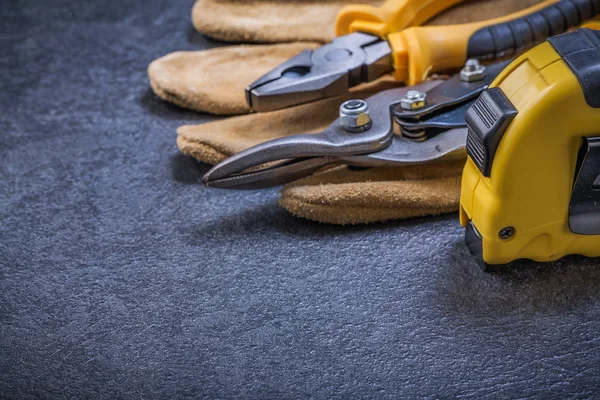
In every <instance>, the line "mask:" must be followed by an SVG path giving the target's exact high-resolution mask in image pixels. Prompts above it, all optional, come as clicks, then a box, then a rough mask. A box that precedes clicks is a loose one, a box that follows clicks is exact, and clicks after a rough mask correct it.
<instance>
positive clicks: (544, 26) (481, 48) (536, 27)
mask: <svg viewBox="0 0 600 400" xmlns="http://www.w3.org/2000/svg"><path fill="white" fill-rule="evenodd" d="M597 12H600V0H561V1H559V2H557V3H555V4H552V5H550V6H548V7H545V8H543V9H541V10H539V11H536V12H535V13H533V14H529V15H526V16H524V17H521V18H518V19H515V20H513V21H509V22H504V23H501V24H496V25H491V26H487V27H485V28H482V29H480V30H478V31H477V32H475V34H473V36H472V37H471V39H470V40H469V44H468V47H467V57H468V58H477V59H480V60H490V59H496V58H501V57H504V56H509V55H512V54H514V53H517V52H519V51H521V50H524V49H526V48H529V47H533V46H534V45H536V44H539V43H542V42H543V41H544V40H546V39H548V38H549V37H551V36H554V35H558V34H560V33H563V32H566V31H567V30H569V29H570V28H573V27H576V26H578V25H580V24H582V23H583V22H585V21H587V20H589V19H591V18H592V17H594V16H595V15H596V14H597Z"/></svg>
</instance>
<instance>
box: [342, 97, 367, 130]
mask: <svg viewBox="0 0 600 400" xmlns="http://www.w3.org/2000/svg"><path fill="white" fill-rule="evenodd" d="M340 125H341V126H342V128H344V130H345V131H348V132H353V133H357V132H364V131H368V130H369V129H371V127H372V126H373V121H372V120H371V115H370V114H369V105H368V104H367V102H365V101H363V100H348V101H347V102H345V103H343V104H342V105H341V106H340Z"/></svg>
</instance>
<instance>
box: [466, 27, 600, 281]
mask: <svg viewBox="0 0 600 400" xmlns="http://www.w3.org/2000/svg"><path fill="white" fill-rule="evenodd" d="M466 120H467V123H468V138H467V153H468V155H469V157H468V160H467V165H466V167H465V170H464V173H463V180H462V195H461V212H460V221H461V224H462V225H463V226H465V227H466V243H467V246H468V248H469V249H470V250H471V252H472V253H473V254H474V255H475V256H476V257H477V259H478V260H479V262H480V263H481V265H482V266H483V267H484V268H486V269H487V268H489V267H490V266H492V265H499V264H500V265H501V264H506V263H510V262H512V261H515V260H518V259H531V260H535V261H542V262H543V261H554V260H557V259H559V258H561V257H563V256H565V255H568V254H579V255H584V256H588V257H600V32H596V31H593V30H589V29H580V30H578V31H576V32H573V33H568V34H564V35H560V36H556V37H553V38H551V39H549V40H548V41H547V42H545V43H543V44H541V45H540V46H538V47H536V48H535V49H533V50H530V51H529V52H527V53H526V54H524V55H523V56H521V57H519V58H517V59H516V60H515V61H514V62H513V63H512V64H511V65H510V66H509V67H508V68H506V69H505V70H504V71H503V72H502V73H501V74H500V75H499V76H498V78H497V80H496V81H495V82H494V83H493V85H492V86H491V87H490V88H489V89H488V90H486V91H485V92H484V93H483V94H482V95H481V97H480V98H479V99H478V100H477V101H476V102H475V103H474V104H473V106H472V107H471V108H470V109H469V110H468V111H467V114H466Z"/></svg>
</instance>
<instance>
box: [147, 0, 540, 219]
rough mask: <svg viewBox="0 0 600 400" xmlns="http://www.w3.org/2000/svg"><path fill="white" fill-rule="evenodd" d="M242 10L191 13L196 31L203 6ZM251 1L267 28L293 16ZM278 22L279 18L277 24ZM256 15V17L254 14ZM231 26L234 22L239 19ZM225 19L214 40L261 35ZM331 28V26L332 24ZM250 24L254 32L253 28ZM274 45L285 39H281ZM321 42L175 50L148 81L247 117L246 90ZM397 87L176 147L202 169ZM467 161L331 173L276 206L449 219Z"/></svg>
mask: <svg viewBox="0 0 600 400" xmlns="http://www.w3.org/2000/svg"><path fill="white" fill-rule="evenodd" d="M538 2H539V0H483V1H470V2H468V3H464V4H462V5H460V6H458V7H455V8H453V9H451V10H449V11H447V12H445V13H444V14H442V15H440V16H439V17H437V18H436V19H435V20H434V21H432V22H431V23H433V24H453V23H464V22H471V21H477V20H485V19H490V18H493V17H497V16H501V15H505V14H508V13H512V12H515V11H518V10H520V9H523V8H526V7H529V6H531V5H533V4H535V3H538ZM240 3H243V1H241V0H240V1H233V0H230V1H225V2H221V1H218V2H217V1H216V0H215V1H211V0H199V1H198V3H197V4H196V6H195V7H194V17H195V25H196V26H199V27H204V25H202V23H201V20H202V12H201V11H202V7H201V5H203V4H204V5H208V6H209V8H210V7H213V6H215V5H216V4H218V7H219V8H218V9H219V10H220V11H219V12H220V13H223V14H224V15H226V13H227V9H226V8H225V9H224V8H222V7H226V6H227V4H229V7H230V9H229V12H230V13H231V14H232V15H238V14H237V10H234V9H236V7H237V6H239V4H240ZM253 3H254V2H253ZM256 3H261V4H267V3H268V4H269V8H270V13H269V15H271V18H267V17H266V16H264V17H262V18H263V19H265V20H266V19H269V22H265V23H267V24H270V23H271V22H270V21H272V20H277V19H279V20H280V21H281V20H285V19H286V18H288V17H289V18H291V16H290V15H288V14H285V13H283V11H284V10H287V7H288V6H289V4H290V2H289V1H283V0H282V1H257V2H256ZM320 3H326V4H329V3H331V4H334V3H335V4H338V9H339V6H341V5H342V3H346V2H335V1H331V2H320ZM331 4H329V5H331ZM294 5H295V7H296V9H298V10H299V11H298V15H299V16H301V17H304V16H306V15H310V8H311V7H314V3H313V2H312V1H306V2H294ZM336 12H337V11H336ZM274 15H278V16H281V15H283V16H284V17H283V18H277V17H273V16H274ZM334 15H335V13H333V16H334ZM254 17H255V18H256V19H260V18H261V17H260V14H257V15H254ZM299 19H301V18H300V17H299ZM232 20H233V21H236V18H232ZM221 21H222V22H221V25H220V29H211V30H210V34H212V35H214V36H218V34H217V33H215V32H217V31H227V30H228V29H229V31H230V32H234V33H232V34H231V36H229V37H230V38H239V37H240V36H243V37H250V38H253V39H254V40H259V41H260V40H263V39H261V38H259V37H258V36H259V35H260V34H261V33H260V32H259V31H260V28H259V27H260V24H259V23H258V22H255V23H252V24H246V25H243V24H238V23H235V24H233V25H232V26H230V27H229V28H228V23H227V21H228V18H223V19H222V20H221ZM211 23H212V22H211ZM330 23H331V26H333V21H330ZM252 26H254V27H256V29H255V30H252V28H251V27H252ZM317 26H323V27H326V26H327V25H321V24H317ZM250 32H254V34H255V35H257V36H254V35H253V34H252V33H250ZM290 32H294V30H293V29H292V30H290ZM219 37H223V36H219ZM274 37H276V36H274ZM298 37H299V38H300V39H304V38H305V36H298ZM325 37H326V36H323V38H325ZM278 39H279V40H288V38H287V37H286V38H284V37H278ZM317 45H318V44H317V43H310V44H307V43H291V44H277V45H267V46H265V45H260V46H232V47H225V48H218V49H214V50H207V51H198V52H179V53H173V54H170V55H167V56H165V57H163V58H161V59H158V60H156V61H154V62H153V63H152V64H151V65H150V67H149V75H150V80H151V84H152V87H153V88H154V90H155V92H156V93H157V94H158V95H159V96H161V97H163V98H164V99H165V100H167V101H172V102H174V103H175V104H178V105H180V106H184V107H188V108H192V109H195V110H199V111H208V112H212V113H218V114H241V113H247V112H249V111H250V110H249V109H248V108H247V106H246V104H245V94H244V89H245V87H247V86H248V85H249V84H250V83H252V82H253V81H254V80H255V79H257V78H258V77H260V76H261V75H263V74H264V73H266V72H268V71H269V70H271V69H272V68H274V67H275V66H277V65H279V64H280V63H281V62H283V61H285V60H287V59H288V58H290V57H291V56H293V55H295V54H297V53H298V52H300V51H301V50H303V49H304V48H309V47H310V48H314V47H316V46H317ZM394 85H397V83H395V82H393V81H392V80H391V79H389V78H384V79H382V80H379V81H377V82H374V83H371V84H369V85H362V86H360V87H358V88H355V89H354V90H353V91H352V92H351V93H349V94H348V95H346V96H341V97H337V98H332V99H326V100H322V101H319V102H315V103H311V104H305V105H301V106H297V107H293V108H290V109H284V110H279V111H274V112H270V113H261V114H250V115H242V116H237V117H233V118H229V119H224V120H218V121H215V122H211V123H207V124H203V125H195V126H183V127H181V128H180V129H178V131H177V133H178V137H177V144H178V146H179V148H180V149H181V151H182V152H183V153H185V154H188V155H191V156H192V157H194V158H196V159H198V160H200V161H202V162H206V163H209V164H215V163H217V162H219V161H222V160H223V159H225V158H227V157H229V156H231V155H233V154H235V153H237V152H239V151H242V150H244V149H246V148H248V147H251V146H253V145H256V144H258V143H261V142H264V141H267V140H271V139H275V138H279V137H283V136H287V135H293V134H298V133H311V132H318V131H321V130H323V129H325V128H326V127H327V126H329V125H330V124H331V122H332V121H334V120H335V119H336V118H337V116H338V108H339V105H340V104H341V102H343V101H344V100H345V99H349V98H366V97H369V96H370V95H372V94H373V93H375V92H377V91H381V90H385V89H388V88H390V87H392V86H394ZM463 164H464V159H463V160H459V161H456V160H454V161H452V160H449V161H447V162H445V163H439V164H432V165H422V166H412V167H397V168H372V169H369V170H352V169H349V168H347V167H344V166H342V167H337V168H334V169H328V170H326V171H322V172H320V173H317V174H315V175H313V176H311V177H307V178H304V179H300V180H298V181H296V182H293V183H291V184H288V185H285V186H284V187H283V188H282V190H281V197H280V204H281V205H282V206H283V207H284V208H286V209H287V210H288V211H290V212H292V213H293V214H295V215H297V216H301V217H305V218H308V219H312V220H316V221H320V222H325V223H333V224H357V223H368V222H375V221H383V220H392V219H402V218H410V217H417V216H426V215H435V214H441V213H446V212H453V211H456V210H458V205H459V197H460V175H461V172H462V166H463Z"/></svg>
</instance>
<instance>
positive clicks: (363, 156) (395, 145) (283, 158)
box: [203, 60, 510, 190]
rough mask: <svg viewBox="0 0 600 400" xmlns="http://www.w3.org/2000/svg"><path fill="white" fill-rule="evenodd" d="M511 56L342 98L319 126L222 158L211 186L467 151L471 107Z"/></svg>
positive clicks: (248, 185)
mask: <svg viewBox="0 0 600 400" xmlns="http://www.w3.org/2000/svg"><path fill="white" fill-rule="evenodd" d="M509 62H510V61H502V62H497V63H495V64H492V65H489V66H487V67H483V66H481V65H480V64H479V63H478V62H476V61H475V60H473V61H472V62H470V63H468V65H467V66H466V67H465V68H464V69H463V70H462V71H461V72H460V73H458V74H456V75H454V76H453V77H451V78H450V79H448V80H446V81H442V80H432V81H427V82H424V83H421V84H419V85H416V86H413V87H402V88H396V89H390V90H386V91H383V92H380V93H378V94H376V95H374V96H371V97H370V98H368V99H367V100H366V101H362V100H350V101H347V102H345V103H344V104H342V105H341V106H340V118H338V119H337V120H336V121H335V122H333V123H332V124H331V125H330V126H329V127H328V128H327V129H325V130H324V131H323V132H321V133H317V134H302V135H293V136H288V137H284V138H280V139H275V140H272V141H269V142H265V143H262V144H260V145H257V146H255V147H252V148H250V149H248V150H245V151H242V152H241V153H238V154H236V155H234V156H233V157H230V158H229V159H227V160H225V161H223V162H222V163H221V164H219V165H217V166H215V167H214V168H213V169H212V170H210V171H209V172H208V173H207V174H206V175H205V176H204V178H203V180H204V183H205V184H206V185H208V186H211V187H217V188H226V189H238V190H241V189H261V188H267V187H271V186H276V185H280V184H284V183H287V182H291V181H294V180H296V179H299V178H301V177H304V176H308V175H311V174H313V173H314V172H316V171H318V170H319V169H321V168H323V167H325V166H328V165H336V164H346V165H350V166H355V167H381V166H399V165H409V164H421V163H427V162H432V161H437V160H441V159H442V158H446V157H451V156H452V155H454V154H456V155H461V156H462V155H463V154H464V148H465V144H466V138H467V128H466V122H465V117H464V115H465V112H466V110H467V108H468V107H470V106H471V104H472V103H473V102H474V101H475V100H476V99H477V97H478V96H479V94H480V93H481V92H482V91H483V90H485V89H486V88H487V87H488V86H489V85H490V84H491V82H492V81H493V80H494V79H495V77H496V76H497V75H498V74H499V73H500V72H501V71H502V70H504V68H505V67H506V66H507V65H508V63H509Z"/></svg>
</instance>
